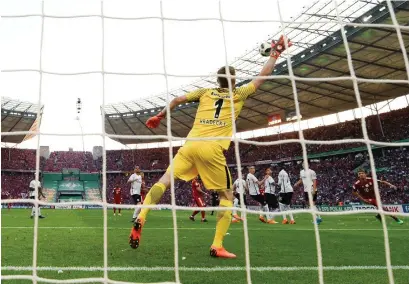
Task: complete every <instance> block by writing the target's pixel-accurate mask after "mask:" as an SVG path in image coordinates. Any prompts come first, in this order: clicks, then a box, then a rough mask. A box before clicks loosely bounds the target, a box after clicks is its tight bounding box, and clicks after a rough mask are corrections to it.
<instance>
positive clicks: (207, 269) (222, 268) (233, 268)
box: [1, 265, 409, 272]
mask: <svg viewBox="0 0 409 284" xmlns="http://www.w3.org/2000/svg"><path fill="white" fill-rule="evenodd" d="M323 269H324V270H385V269H386V266H378V265H373V266H324V267H323ZM392 269H395V270H409V265H401V266H396V265H395V266H392ZM1 270H3V271H32V270H33V267H31V266H3V267H1ZM37 270H38V271H58V270H62V271H104V267H95V266H94V267H84V266H79V267H51V266H39V267H37ZM108 270H109V271H174V270H175V268H174V267H171V266H169V267H166V266H154V267H146V266H145V267H108ZM179 270H180V271H203V272H216V271H245V270H246V268H245V267H244V266H215V267H185V266H182V267H179ZM251 270H253V271H300V270H307V271H308V270H312V271H315V270H318V267H316V266H290V267H281V266H264V267H251Z"/></svg>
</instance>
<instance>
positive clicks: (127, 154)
mask: <svg viewBox="0 0 409 284" xmlns="http://www.w3.org/2000/svg"><path fill="white" fill-rule="evenodd" d="M380 119H381V120H380V122H381V123H382V128H381V127H380V125H379V123H380V122H379V120H378V118H377V117H376V116H369V117H367V118H366V122H367V128H368V132H369V136H370V137H371V139H373V140H375V141H398V140H404V139H408V138H409V124H408V123H406V122H407V121H409V108H404V109H400V110H395V111H392V112H389V113H384V114H381V115H380ZM382 131H383V132H382ZM304 135H305V138H306V139H311V140H335V139H343V138H361V137H362V133H361V124H360V121H359V120H353V121H346V122H343V123H339V124H335V125H331V126H322V127H318V128H314V129H307V130H305V131H304ZM294 138H298V132H293V133H284V134H281V135H273V136H264V137H258V138H256V139H254V140H255V141H264V142H265V141H276V140H283V141H285V140H286V139H294ZM307 149H308V154H309V156H310V162H311V167H312V168H313V169H316V171H317V172H318V173H319V187H320V188H322V189H323V190H322V191H321V192H322V194H321V195H320V197H319V198H318V203H319V204H337V203H338V202H340V201H342V202H351V201H356V199H355V198H354V197H352V195H351V191H350V190H349V189H350V186H351V184H352V182H353V180H354V179H355V176H356V175H355V173H354V172H353V171H354V169H356V168H358V167H360V166H365V167H366V168H369V164H368V157H367V154H366V148H365V145H363V144H357V143H350V144H333V145H315V144H309V145H307ZM177 151H178V147H176V148H174V154H176V153H177ZM374 153H375V166H376V168H377V169H378V170H379V174H380V176H381V177H384V178H385V179H387V180H389V181H391V182H392V183H394V184H398V185H399V186H401V187H402V188H405V191H402V192H390V191H382V198H383V199H384V200H385V201H387V202H389V203H393V202H398V203H402V202H403V203H405V202H409V198H408V196H409V195H408V194H409V192H408V190H409V189H408V186H409V176H408V174H407V169H408V168H409V152H408V150H407V149H406V148H396V149H395V148H379V149H377V150H374ZM225 154H226V158H227V160H228V163H229V166H230V167H231V169H232V174H233V177H234V178H235V177H236V175H237V171H236V164H235V156H234V150H233V147H230V149H229V150H228V151H227V152H226V153H225ZM300 156H301V146H300V145H299V144H298V143H296V144H294V143H292V144H282V145H278V146H255V145H248V144H243V143H242V144H240V157H241V161H242V163H243V164H244V165H249V164H258V166H257V170H259V171H258V172H257V173H256V175H257V176H258V175H260V176H261V174H262V170H263V169H264V168H265V167H267V166H269V165H271V164H277V163H279V162H288V163H291V165H293V166H290V167H289V173H290V176H291V178H292V182H294V183H295V182H296V180H297V178H298V173H297V171H298V170H299V167H297V166H296V165H297V161H298V160H300V159H301V158H300ZM135 165H139V166H140V167H141V168H142V169H143V170H144V171H145V172H146V175H145V182H146V185H147V187H148V188H149V187H150V186H152V185H153V183H155V182H156V181H157V179H158V178H159V177H160V175H161V174H162V173H163V170H164V169H166V168H167V166H168V149H167V148H157V149H139V150H108V151H107V167H108V168H107V170H108V174H107V189H108V192H107V193H108V194H107V198H108V200H109V201H111V202H112V200H113V192H112V189H113V188H114V186H116V185H118V186H120V187H121V188H123V189H125V190H124V191H123V195H124V203H131V199H130V195H129V190H128V187H129V185H128V184H127V180H128V178H129V171H131V170H132V169H133V167H134V166H135ZM101 166H102V161H101V158H97V159H93V157H92V153H91V152H74V151H72V152H63V151H58V152H52V153H51V155H50V157H49V158H48V159H44V158H42V160H41V167H40V169H41V170H42V172H44V175H43V182H44V187H45V188H46V189H49V190H51V189H54V190H56V192H58V193H56V194H53V193H52V192H53V191H52V190H51V193H48V195H47V196H48V199H50V200H53V199H54V200H58V199H63V198H65V195H66V194H68V195H72V196H77V195H78V196H83V197H84V198H85V199H87V200H101V192H100V188H101V186H100V181H99V176H100V175H99V174H98V173H97V172H100V171H101ZM34 168H35V151H34V150H23V149H5V148H2V196H4V197H5V196H8V197H11V198H22V197H24V196H25V194H27V193H26V188H27V184H28V183H29V182H30V180H31V179H32V178H33V173H26V172H19V170H33V169H34ZM66 168H76V169H77V172H75V175H77V176H78V177H77V180H76V181H71V180H68V181H64V180H63V179H64V178H69V177H70V175H72V174H73V173H70V172H66V173H64V172H63V173H61V171H62V170H63V169H66ZM272 168H273V176H274V177H276V176H277V173H278V168H275V167H274V166H273V167H272ZM51 172H54V173H51ZM57 172H59V173H57ZM91 172H95V173H91ZM176 188H177V189H178V190H177V191H176V195H177V204H179V205H184V206H189V205H191V203H192V197H191V190H190V184H189V183H185V182H181V181H179V182H176ZM61 192H63V193H64V194H63V195H61ZM293 200H294V204H303V199H302V196H301V195H300V194H295V195H294V196H293ZM161 202H162V203H170V193H169V192H167V193H166V194H165V196H164V197H163V199H162V201H161ZM208 202H210V200H208Z"/></svg>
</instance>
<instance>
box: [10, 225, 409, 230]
mask: <svg viewBox="0 0 409 284" xmlns="http://www.w3.org/2000/svg"><path fill="white" fill-rule="evenodd" d="M30 228H33V227H30V226H27V227H2V229H3V230H4V229H30ZM38 228H39V229H65V230H68V229H74V230H76V229H103V228H104V227H102V226H101V227H38ZM108 229H110V230H129V229H130V228H116V227H108ZM173 229H174V228H172V227H166V228H165V227H164V228H160V227H158V228H153V227H152V228H150V227H147V228H144V230H173ZM214 229H215V228H212V227H207V228H206V227H202V228H199V227H192V228H186V227H185V228H178V230H214ZM229 230H232V231H236V230H242V228H241V227H240V228H229ZM248 230H249V231H314V229H308V228H294V227H291V229H283V228H282V227H281V228H280V227H279V225H278V226H276V227H275V228H274V227H272V226H269V227H266V228H248ZM319 230H320V231H383V230H382V228H379V229H376V228H366V229H347V228H338V229H337V228H334V229H331V228H325V229H321V228H320V229H319ZM388 231H409V228H407V229H406V228H395V229H388Z"/></svg>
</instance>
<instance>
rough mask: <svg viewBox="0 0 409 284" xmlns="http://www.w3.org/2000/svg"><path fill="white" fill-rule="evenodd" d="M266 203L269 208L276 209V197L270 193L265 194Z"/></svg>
mask: <svg viewBox="0 0 409 284" xmlns="http://www.w3.org/2000/svg"><path fill="white" fill-rule="evenodd" d="M265 196H266V201H267V204H268V207H269V208H273V209H275V208H278V201H277V196H276V195H275V194H272V193H265Z"/></svg>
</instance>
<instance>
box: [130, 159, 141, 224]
mask: <svg viewBox="0 0 409 284" xmlns="http://www.w3.org/2000/svg"><path fill="white" fill-rule="evenodd" d="M127 183H130V184H131V189H130V193H131V197H132V199H133V202H134V204H135V205H140V204H141V202H142V200H141V190H142V184H143V177H142V172H141V170H140V169H139V167H138V166H136V167H135V170H134V173H133V174H132V175H131V176H130V177H129V179H128V182H127ZM139 212H141V208H135V211H134V212H133V216H132V221H131V222H134V221H135V219H136V218H138V215H139Z"/></svg>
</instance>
